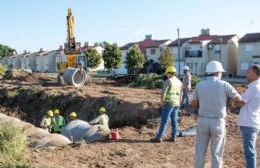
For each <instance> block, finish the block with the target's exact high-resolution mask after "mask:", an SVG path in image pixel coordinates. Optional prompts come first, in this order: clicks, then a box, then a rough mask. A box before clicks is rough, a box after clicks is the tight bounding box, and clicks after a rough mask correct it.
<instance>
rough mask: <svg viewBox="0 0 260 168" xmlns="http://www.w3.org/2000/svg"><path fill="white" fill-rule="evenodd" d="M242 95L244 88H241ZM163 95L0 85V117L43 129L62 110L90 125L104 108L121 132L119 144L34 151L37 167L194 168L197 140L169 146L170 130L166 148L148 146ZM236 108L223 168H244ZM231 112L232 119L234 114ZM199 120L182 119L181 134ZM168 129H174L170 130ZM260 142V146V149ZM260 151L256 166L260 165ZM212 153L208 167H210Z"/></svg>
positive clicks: (98, 87) (95, 87)
mask: <svg viewBox="0 0 260 168" xmlns="http://www.w3.org/2000/svg"><path fill="white" fill-rule="evenodd" d="M237 89H238V90H239V91H240V92H242V91H243V90H245V87H243V86H242V87H241V86H237ZM159 93H160V91H159V90H148V89H140V88H139V89H137V88H129V87H123V86H121V87H120V86H114V85H112V84H107V83H106V84H95V83H91V84H88V85H86V86H84V87H83V88H80V89H76V88H73V87H70V86H64V87H58V86H56V85H55V82H53V83H52V82H50V81H47V82H46V80H45V82H44V83H42V81H41V80H39V81H38V80H35V79H34V80H33V82H30V81H24V80H23V81H21V80H20V79H11V80H1V83H0V105H1V107H0V112H1V113H6V114H8V115H14V116H17V117H19V118H21V119H23V120H25V121H28V122H30V123H33V124H35V125H36V126H37V125H39V122H40V119H41V118H42V116H43V115H44V114H45V113H46V111H47V110H48V109H50V108H59V109H60V110H61V113H62V115H64V116H67V115H68V114H69V113H70V112H71V111H76V112H77V113H78V114H79V118H80V119H82V120H86V121H89V120H90V119H92V118H93V117H95V115H96V112H97V110H98V108H99V107H100V106H105V107H106V108H107V109H108V114H109V116H110V119H111V127H112V128H119V131H120V135H121V140H119V141H116V142H114V141H106V142H95V143H92V144H84V143H83V144H81V145H79V146H75V147H71V146H66V147H63V148H56V149H49V148H45V149H34V148H32V149H30V154H29V155H30V156H31V159H32V166H33V167H64V168H67V167H68V168H70V167H71V168H72V167H73V168H74V167H75V168H78V167H83V168H85V167H86V168H87V167H89V168H92V167H93V168H94V167H99V168H101V167H107V168H111V167H119V168H121V167H129V168H131V167H133V168H139V167H140V168H143V167H144V168H153V167H154V168H159V167H165V168H168V167H169V168H172V167H179V168H192V167H194V149H195V140H196V137H179V138H178V139H177V142H175V143H172V142H167V138H169V135H170V128H168V130H167V134H166V135H165V141H164V142H163V143H158V144H154V143H150V142H149V140H150V139H151V138H153V137H154V136H155V134H156V132H157V130H158V126H159V123H160V118H159V117H160V104H159V100H160V95H159ZM238 110H239V109H238V107H236V105H235V104H234V103H232V102H231V103H229V109H228V111H229V113H228V117H227V129H228V132H227V139H226V146H225V154H224V167H226V168H240V167H241V168H242V167H245V162H244V159H243V151H242V143H241V137H240V133H239V129H238V127H237V124H236V123H237V114H235V113H237V112H238ZM230 111H232V113H231V112H230ZM196 120H197V116H196V115H195V114H192V115H187V114H186V113H180V120H179V128H180V130H185V129H187V128H190V127H192V126H194V125H196ZM169 127H170V126H169ZM259 147H260V142H259V140H258V142H257V148H258V149H259ZM259 152H260V151H259V150H258V158H257V159H258V162H259V163H260V157H259V156H260V153H259ZM210 165H211V159H210V148H209V149H208V154H207V163H206V167H210Z"/></svg>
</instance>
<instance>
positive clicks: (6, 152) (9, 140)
mask: <svg viewBox="0 0 260 168" xmlns="http://www.w3.org/2000/svg"><path fill="white" fill-rule="evenodd" d="M14 124H15V123H12V122H8V123H6V124H3V125H1V126H0V167H10V168H11V167H30V161H29V159H28V156H27V155H26V154H25V153H26V151H27V146H28V142H27V139H26V137H27V136H26V134H25V133H24V132H23V130H22V129H20V128H16V127H14Z"/></svg>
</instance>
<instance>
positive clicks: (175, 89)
mask: <svg viewBox="0 0 260 168" xmlns="http://www.w3.org/2000/svg"><path fill="white" fill-rule="evenodd" d="M169 80H170V82H171V87H170V88H169V89H168V90H167V93H166V96H165V100H164V102H165V103H169V104H171V105H174V106H179V105H180V96H181V90H182V85H181V83H180V81H179V80H178V79H177V78H170V79H169Z"/></svg>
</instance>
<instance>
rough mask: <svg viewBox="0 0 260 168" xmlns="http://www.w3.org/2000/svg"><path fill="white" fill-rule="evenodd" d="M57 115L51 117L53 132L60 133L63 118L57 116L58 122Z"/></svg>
mask: <svg viewBox="0 0 260 168" xmlns="http://www.w3.org/2000/svg"><path fill="white" fill-rule="evenodd" d="M56 118H57V117H53V118H52V125H53V132H56V133H60V132H61V131H62V129H63V127H64V125H65V120H64V118H63V117H62V116H59V118H58V122H57V120H56Z"/></svg>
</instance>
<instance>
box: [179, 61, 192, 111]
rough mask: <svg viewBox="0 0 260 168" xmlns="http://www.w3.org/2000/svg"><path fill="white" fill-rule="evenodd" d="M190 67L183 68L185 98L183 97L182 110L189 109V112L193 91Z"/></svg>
mask: <svg viewBox="0 0 260 168" xmlns="http://www.w3.org/2000/svg"><path fill="white" fill-rule="evenodd" d="M189 70H190V69H189V67H188V66H187V65H185V66H184V67H183V73H184V76H183V79H182V87H183V96H182V104H181V109H185V108H186V109H187V111H188V112H189V106H190V96H189V94H190V91H191V74H190V72H189Z"/></svg>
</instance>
